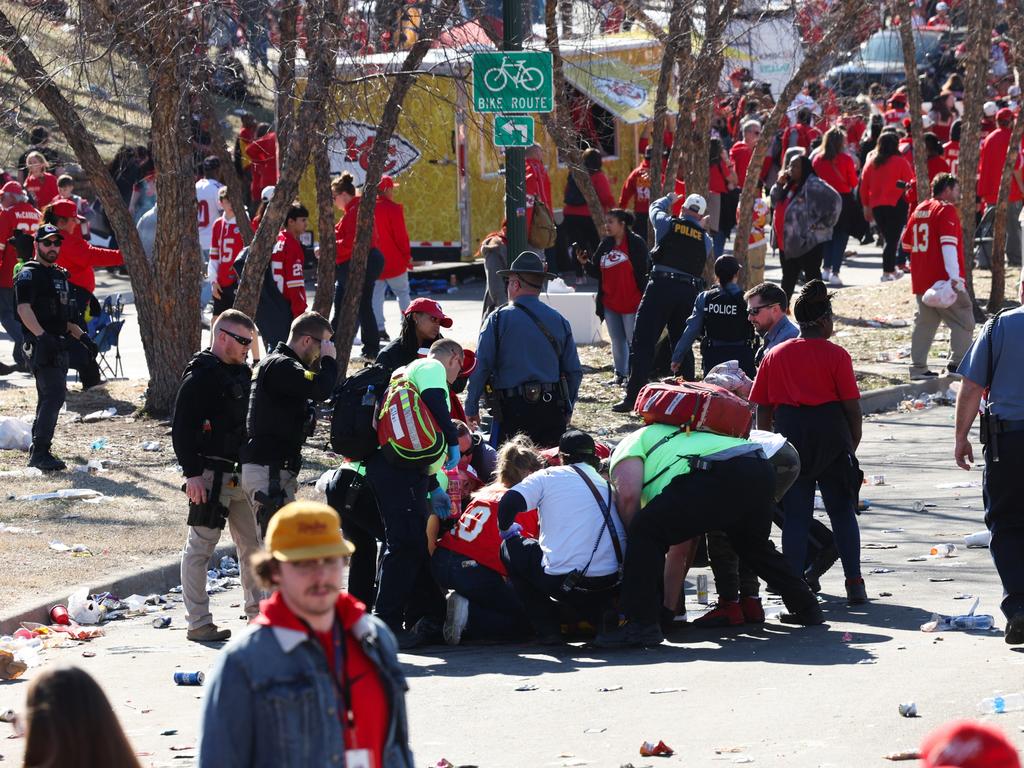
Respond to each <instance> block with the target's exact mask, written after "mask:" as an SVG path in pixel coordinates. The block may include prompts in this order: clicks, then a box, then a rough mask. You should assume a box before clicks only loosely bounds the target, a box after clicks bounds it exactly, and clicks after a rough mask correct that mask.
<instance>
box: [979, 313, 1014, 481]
mask: <svg viewBox="0 0 1024 768" xmlns="http://www.w3.org/2000/svg"><path fill="white" fill-rule="evenodd" d="M999 314H1002V313H999ZM999 314H997V315H996V316H995V317H994V318H992V322H991V323H989V324H988V328H986V329H985V344H986V345H987V346H988V372H987V375H986V377H985V406H984V407H983V408H982V409H981V420H980V423H979V424H978V432H979V437H980V439H981V444H982V445H985V446H987V447H988V456H989V459H991V460H992V462H993V463H995V462H998V461H999V439H998V438H999V435H1003V434H1006V433H1008V432H1021V431H1024V420H1018V419H1000V418H999V417H998V416H996V415H995V414H994V413H992V405H991V403H990V402H989V394H990V391H991V389H992V377H993V375H994V374H995V368H994V365H993V363H992V359H993V358H992V333H993V329H994V328H995V327H996V322H997V321H998V320H999Z"/></svg>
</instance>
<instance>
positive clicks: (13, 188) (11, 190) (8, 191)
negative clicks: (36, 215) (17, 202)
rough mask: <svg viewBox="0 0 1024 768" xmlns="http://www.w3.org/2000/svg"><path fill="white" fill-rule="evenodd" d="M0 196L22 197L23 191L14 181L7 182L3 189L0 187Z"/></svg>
mask: <svg viewBox="0 0 1024 768" xmlns="http://www.w3.org/2000/svg"><path fill="white" fill-rule="evenodd" d="M0 194H4V195H24V194H25V190H24V189H22V187H21V184H19V183H18V182H16V181H8V182H7V183H6V184H4V185H3V187H0Z"/></svg>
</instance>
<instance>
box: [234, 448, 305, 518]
mask: <svg viewBox="0 0 1024 768" xmlns="http://www.w3.org/2000/svg"><path fill="white" fill-rule="evenodd" d="M298 481H299V475H298V473H296V472H290V471H289V470H287V469H282V470H280V475H279V480H278V482H279V483H280V485H281V490H282V491H284V501H285V503H286V504H287V503H288V502H289V501H295V494H296V493H297V492H298V490H299V482H298ZM269 487H270V467H268V466H267V465H266V464H243V465H242V490H243V491H245V495H246V496H247V497H248V499H249V503H250V504H251V505H252V511H253V516H254V518H255V519H259V518H258V515H259V511H260V503H259V502H258V501H256V493H257V492H259V491H263V493H267V492H268V490H269ZM257 530H259V529H258V527H257Z"/></svg>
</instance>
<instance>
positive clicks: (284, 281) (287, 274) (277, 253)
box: [270, 229, 306, 317]
mask: <svg viewBox="0 0 1024 768" xmlns="http://www.w3.org/2000/svg"><path fill="white" fill-rule="evenodd" d="M303 255H304V254H303V252H302V246H301V245H300V244H299V241H298V240H296V239H295V238H294V237H292V236H291V235H290V234H288V232H287V231H286V230H283V229H282V230H281V232H280V233H279V234H278V235H277V242H276V243H274V250H273V252H272V253H271V256H270V268H271V274H273V276H274V282H275V283H276V284H277V290H279V291H280V292H281V293H282V294H283V295H284V297H285V298H286V299H288V303H289V304H291V307H292V317H298V316H299V315H301V314H302V313H303V312H305V311H306V282H305V280H304V279H303V276H302V262H303Z"/></svg>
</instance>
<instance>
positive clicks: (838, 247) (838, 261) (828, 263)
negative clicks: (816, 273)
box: [824, 227, 850, 275]
mask: <svg viewBox="0 0 1024 768" xmlns="http://www.w3.org/2000/svg"><path fill="white" fill-rule="evenodd" d="M849 240H850V233H849V232H846V231H844V230H842V229H839V227H836V228H835V229H834V230H832V239H831V240H829V241H828V242H827V243H826V244H825V265H824V266H825V269H831V270H832V274H833V275H838V274H839V268H840V267H842V266H843V255H844V254H845V253H846V244H847V242H849Z"/></svg>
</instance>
